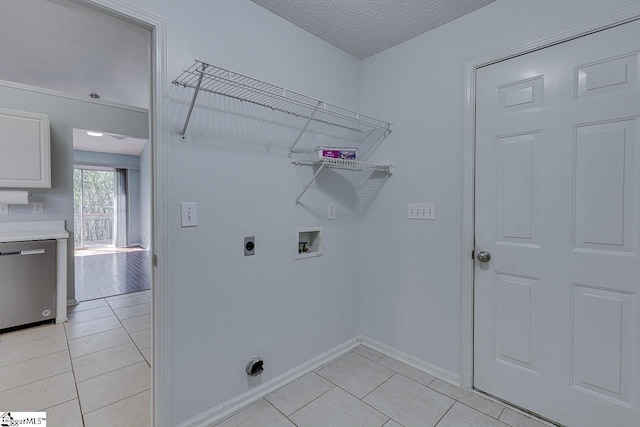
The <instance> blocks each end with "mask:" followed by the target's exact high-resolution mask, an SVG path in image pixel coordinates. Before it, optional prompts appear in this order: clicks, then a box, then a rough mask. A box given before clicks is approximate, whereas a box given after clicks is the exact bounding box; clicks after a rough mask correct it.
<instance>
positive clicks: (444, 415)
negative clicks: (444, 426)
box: [433, 395, 457, 427]
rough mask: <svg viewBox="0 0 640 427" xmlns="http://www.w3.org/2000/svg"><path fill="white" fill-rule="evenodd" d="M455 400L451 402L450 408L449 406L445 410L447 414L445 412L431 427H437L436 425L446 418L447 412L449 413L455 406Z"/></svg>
mask: <svg viewBox="0 0 640 427" xmlns="http://www.w3.org/2000/svg"><path fill="white" fill-rule="evenodd" d="M443 396H444V395H443ZM456 402H457V400H455V399H454V400H453V404H452V405H451V406H449V409H447V412H445V413H444V414H442V416H441V417H440V419H439V420H438V421H437V422H436V423H435V424H434V425H433V427H438V424H440V421H442V420H443V419H444V417H446V416H447V414H448V413H449V411H451V408H453V406H454V405H455V404H456Z"/></svg>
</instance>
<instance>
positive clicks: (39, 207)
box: [33, 202, 44, 215]
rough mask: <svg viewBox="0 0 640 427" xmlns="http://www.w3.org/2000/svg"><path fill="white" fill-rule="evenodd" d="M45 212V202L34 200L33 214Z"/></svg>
mask: <svg viewBox="0 0 640 427" xmlns="http://www.w3.org/2000/svg"><path fill="white" fill-rule="evenodd" d="M43 213H44V203H42V202H34V203H33V214H34V215H42V214H43Z"/></svg>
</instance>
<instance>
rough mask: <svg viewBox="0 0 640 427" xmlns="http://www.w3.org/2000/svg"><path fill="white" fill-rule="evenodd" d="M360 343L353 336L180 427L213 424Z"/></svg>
mask: <svg viewBox="0 0 640 427" xmlns="http://www.w3.org/2000/svg"><path fill="white" fill-rule="evenodd" d="M358 345H360V338H359V337H355V338H352V339H350V340H349V341H347V342H345V343H342V344H340V345H339V346H337V347H334V348H332V349H331V350H329V351H326V352H324V353H322V354H321V355H320V356H317V357H314V358H313V359H311V360H309V361H307V362H305V363H303V364H301V365H298V366H296V367H295V368H293V369H290V370H288V371H287V372H285V373H284V374H281V375H278V376H277V377H275V378H272V379H270V380H269V381H267V382H265V383H263V384H260V385H259V386H257V387H255V388H252V389H251V390H249V391H247V392H245V393H242V394H241V395H239V396H236V397H234V398H233V399H231V400H227V401H226V402H224V403H221V404H220V405H218V406H216V407H215V408H212V409H210V410H208V411H206V412H203V413H202V414H200V415H197V416H195V417H193V418H191V419H190V420H187V421H185V422H183V423H182V424H180V425H179V426H178V427H205V426H210V425H213V424H215V423H216V422H218V421H221V420H222V419H224V418H227V417H228V416H230V415H232V414H233V413H234V412H237V411H238V410H240V409H242V408H244V407H245V406H247V405H249V404H251V403H253V402H255V401H256V400H258V399H261V398H262V397H264V396H266V395H267V394H269V393H271V392H272V391H274V390H276V389H278V388H280V387H282V386H284V385H286V384H289V383H290V382H291V381H294V380H296V379H298V378H300V377H301V376H303V375H305V374H308V373H309V372H311V371H314V370H316V369H318V368H320V367H322V366H324V365H326V364H328V363H330V362H333V361H334V360H336V359H338V358H339V357H341V356H342V355H343V354H345V353H347V352H349V351H350V350H351V349H353V348H355V347H357V346H358Z"/></svg>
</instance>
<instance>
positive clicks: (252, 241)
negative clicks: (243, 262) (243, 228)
mask: <svg viewBox="0 0 640 427" xmlns="http://www.w3.org/2000/svg"><path fill="white" fill-rule="evenodd" d="M255 254H256V236H247V237H245V238H244V256H251V255H255Z"/></svg>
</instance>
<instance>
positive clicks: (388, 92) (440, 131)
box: [361, 0, 634, 375]
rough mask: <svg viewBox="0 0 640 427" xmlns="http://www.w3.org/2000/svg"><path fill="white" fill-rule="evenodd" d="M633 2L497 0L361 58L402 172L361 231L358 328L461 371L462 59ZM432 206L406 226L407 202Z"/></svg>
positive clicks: (386, 151) (366, 87) (365, 96)
mask: <svg viewBox="0 0 640 427" xmlns="http://www.w3.org/2000/svg"><path fill="white" fill-rule="evenodd" d="M632 3H634V1H631V0H609V1H606V2H605V1H599V0H589V1H585V0H563V1H557V0H538V1H530V0H509V1H506V0H498V1H497V2H495V3H492V4H491V5H489V6H486V7H484V8H482V9H480V10H478V11H476V12H474V13H471V14H469V15H466V16H464V17H462V18H460V19H458V20H456V21H453V22H451V23H449V24H447V25H444V26H442V27H439V28H437V29H435V30H432V31H430V32H428V33H425V34H423V35H421V36H419V37H416V38H414V39H412V40H409V41H407V42H405V43H403V44H401V45H398V46H396V47H393V48H391V49H388V50H386V51H384V52H382V53H380V54H378V55H375V56H373V57H370V58H369V59H367V60H364V61H363V62H362V82H361V84H362V90H361V93H362V110H363V111H366V112H368V113H370V114H373V115H377V116H380V117H384V118H385V120H390V121H391V122H393V123H394V124H395V126H394V133H393V134H392V135H391V136H390V137H389V138H388V141H387V142H386V143H385V144H383V145H382V146H381V148H380V149H379V151H378V152H377V153H376V155H375V156H376V157H378V158H382V159H386V158H392V159H394V160H395V163H396V165H397V168H396V172H395V173H394V175H393V177H392V178H391V179H390V180H389V181H388V183H387V185H386V186H385V188H384V189H383V191H382V192H381V194H380V196H379V197H378V199H377V200H376V202H375V204H374V206H373V209H372V210H371V212H370V213H369V215H368V216H367V217H366V219H365V220H364V221H363V226H362V259H363V262H362V275H361V276H362V301H363V302H362V333H363V334H365V335H368V336H370V337H372V338H374V339H376V340H379V341H382V342H384V343H386V344H388V345H391V346H394V347H396V348H398V349H400V350H402V351H404V352H406V353H409V354H411V355H413V356H414V357H417V358H419V359H422V360H424V361H427V362H430V363H432V364H434V365H436V366H438V367H440V368H442V369H444V370H448V371H450V372H452V373H454V374H455V375H458V374H459V372H460V286H461V283H460V281H461V276H460V265H461V258H460V256H461V240H462V235H461V227H462V217H461V209H462V137H463V119H464V116H463V100H464V97H463V88H464V72H463V66H464V63H465V62H466V61H468V60H470V59H472V58H474V57H477V56H480V55H482V54H484V53H486V52H490V51H495V50H500V49H503V48H508V47H511V46H513V45H516V44H519V43H520V42H523V41H527V40H530V39H532V38H534V37H537V36H541V35H544V34H546V33H549V32H552V31H556V30H559V29H562V28H563V27H565V26H568V25H570V24H575V23H579V22H581V21H584V20H586V19H589V18H592V17H596V16H599V15H602V14H605V13H608V12H611V11H614V10H616V9H618V8H621V7H624V6H627V5H629V4H632ZM419 201H431V202H435V204H436V213H437V219H436V220H435V221H408V220H407V203H408V202H419Z"/></svg>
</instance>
